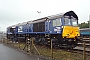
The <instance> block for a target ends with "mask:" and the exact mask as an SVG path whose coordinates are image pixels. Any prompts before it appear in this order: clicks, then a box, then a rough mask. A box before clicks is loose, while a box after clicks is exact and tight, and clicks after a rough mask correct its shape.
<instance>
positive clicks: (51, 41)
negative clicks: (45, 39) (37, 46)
mask: <svg viewBox="0 0 90 60" xmlns="http://www.w3.org/2000/svg"><path fill="white" fill-rule="evenodd" d="M51 59H52V60H53V49H52V40H51Z"/></svg>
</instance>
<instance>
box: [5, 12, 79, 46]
mask: <svg viewBox="0 0 90 60" xmlns="http://www.w3.org/2000/svg"><path fill="white" fill-rule="evenodd" d="M16 26H17V28H16V30H15V32H14V33H13V32H11V33H13V34H11V35H14V36H15V38H16V39H19V38H22V40H26V38H27V37H28V38H31V37H34V38H35V42H36V43H37V44H42V45H50V40H52V41H53V46H66V47H68V46H69V47H70V48H72V47H74V45H76V44H77V41H78V40H77V37H78V36H80V33H79V27H78V17H77V15H76V14H75V13H74V12H73V11H69V12H66V13H65V14H58V15H52V16H48V17H44V18H41V19H37V20H34V21H29V22H26V23H22V24H18V25H16ZM8 30H9V29H7V31H8ZM7 34H8V32H7ZM8 35H9V34H8ZM11 35H10V36H11Z"/></svg>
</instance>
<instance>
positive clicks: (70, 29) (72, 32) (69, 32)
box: [62, 26, 80, 38]
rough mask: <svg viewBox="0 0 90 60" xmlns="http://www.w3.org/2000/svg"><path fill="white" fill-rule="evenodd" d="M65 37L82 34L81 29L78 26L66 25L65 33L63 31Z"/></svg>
mask: <svg viewBox="0 0 90 60" xmlns="http://www.w3.org/2000/svg"><path fill="white" fill-rule="evenodd" d="M62 36H63V38H64V37H66V38H75V37H78V36H80V34H79V29H78V28H77V27H71V26H64V29H63V33H62Z"/></svg>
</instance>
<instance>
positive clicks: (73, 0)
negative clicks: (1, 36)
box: [0, 0, 90, 31]
mask: <svg viewBox="0 0 90 60" xmlns="http://www.w3.org/2000/svg"><path fill="white" fill-rule="evenodd" d="M70 10H73V11H74V12H75V13H76V14H77V15H78V17H79V23H81V22H84V21H88V20H89V15H90V0H0V30H1V31H5V30H6V27H8V26H11V25H15V24H18V23H22V22H26V21H30V20H33V19H37V18H40V17H45V16H50V15H54V14H58V13H64V12H67V11H70ZM37 11H41V13H40V14H39V13H37Z"/></svg>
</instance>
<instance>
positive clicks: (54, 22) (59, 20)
mask: <svg viewBox="0 0 90 60" xmlns="http://www.w3.org/2000/svg"><path fill="white" fill-rule="evenodd" d="M61 24H62V23H61V19H60V18H59V19H54V20H53V26H61Z"/></svg>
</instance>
